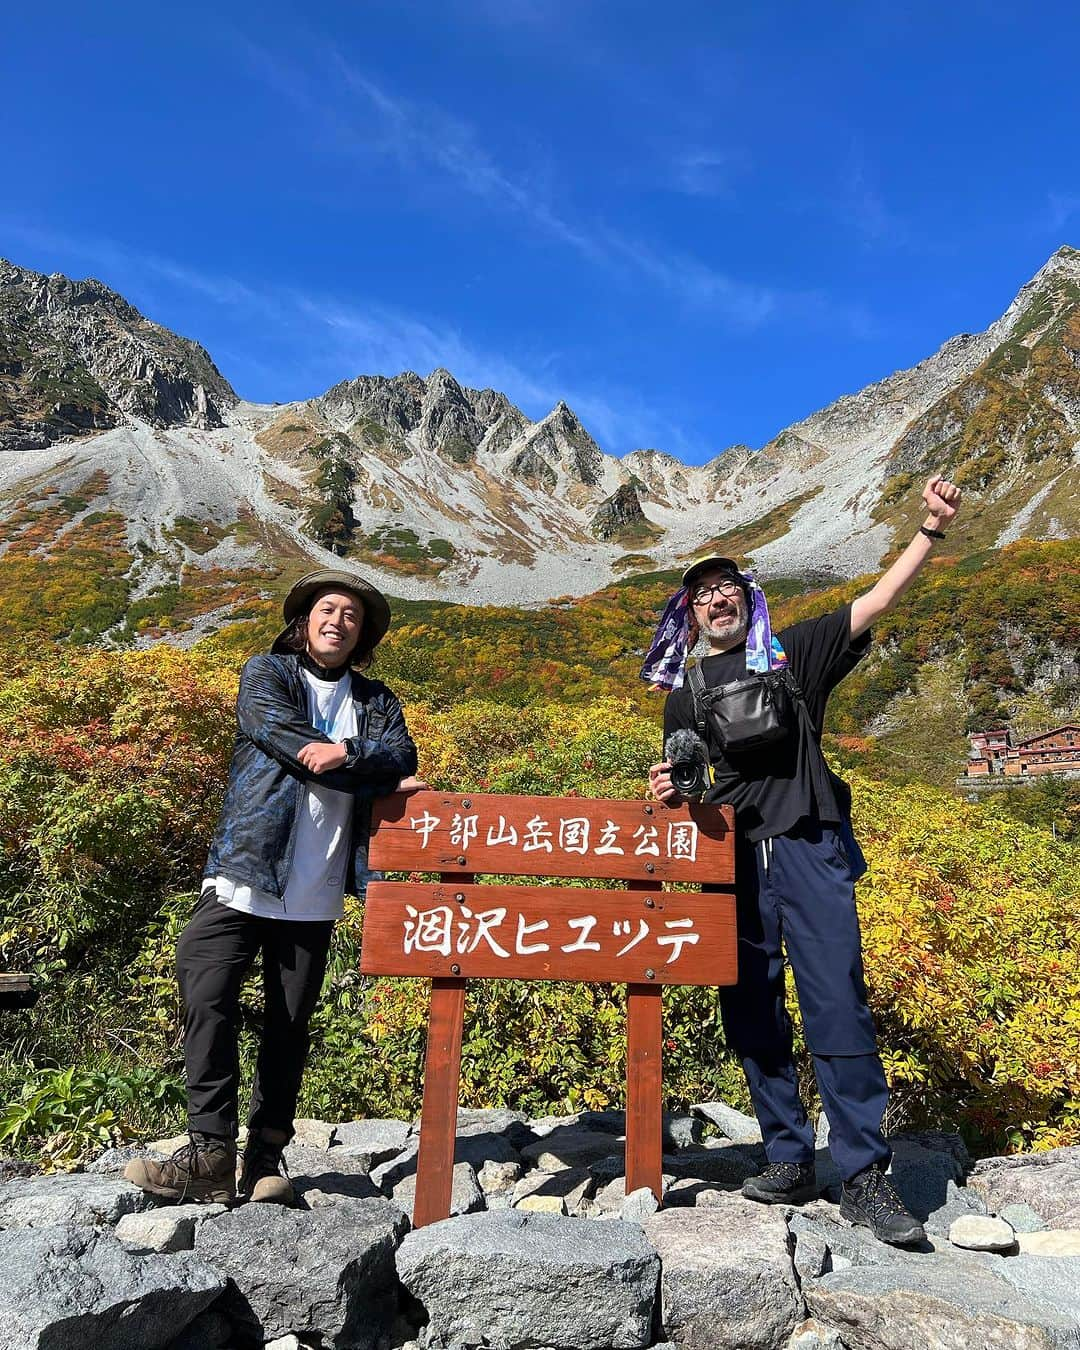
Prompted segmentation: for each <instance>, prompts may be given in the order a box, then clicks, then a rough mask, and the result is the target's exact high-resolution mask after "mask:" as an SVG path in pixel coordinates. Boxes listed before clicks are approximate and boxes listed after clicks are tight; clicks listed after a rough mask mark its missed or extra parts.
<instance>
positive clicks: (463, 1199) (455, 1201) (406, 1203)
mask: <svg viewBox="0 0 1080 1350" xmlns="http://www.w3.org/2000/svg"><path fill="white" fill-rule="evenodd" d="M390 1198H391V1200H393V1202H394V1204H395V1205H397V1207H398V1209H400V1210H402V1211H403V1212H404V1213H405V1214H407V1215H408V1216H409V1220H410V1222H411V1221H412V1217H413V1206H414V1205H415V1203H416V1173H415V1172H409V1173H408V1174H407V1175H406V1176H403V1177H402V1178H401V1180H400V1181H399V1182H398V1184H397V1185H396V1186H395V1187H394V1189H393V1191H391V1193H390ZM486 1208H487V1203H486V1201H485V1199H484V1192H483V1191H482V1190H481V1189H480V1183H479V1181H478V1180H477V1176H476V1173H475V1172H474V1171H473V1169H472V1168H471V1167H470V1166H469V1164H468V1163H465V1162H463V1163H455V1164H454V1176H453V1180H452V1181H451V1185H450V1213H451V1214H476V1213H479V1211H480V1210H482V1209H486Z"/></svg>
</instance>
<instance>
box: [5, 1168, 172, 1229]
mask: <svg viewBox="0 0 1080 1350" xmlns="http://www.w3.org/2000/svg"><path fill="white" fill-rule="evenodd" d="M156 1205H157V1201H155V1200H154V1198H153V1197H152V1196H149V1195H147V1194H146V1192H145V1191H141V1190H139V1188H138V1186H133V1185H132V1184H131V1182H130V1181H122V1180H120V1178H118V1177H113V1176H92V1175H90V1174H88V1173H86V1172H74V1173H70V1174H66V1173H63V1174H58V1175H56V1176H50V1177H16V1178H14V1180H12V1181H8V1182H5V1183H4V1187H3V1190H0V1228H50V1227H54V1226H55V1225H57V1224H76V1225H78V1226H85V1227H88V1228H100V1227H102V1226H104V1225H113V1224H116V1223H117V1222H119V1220H120V1219H121V1217H122V1216H123V1215H125V1214H138V1213H140V1212H141V1211H142V1210H146V1209H154V1208H155V1207H156Z"/></svg>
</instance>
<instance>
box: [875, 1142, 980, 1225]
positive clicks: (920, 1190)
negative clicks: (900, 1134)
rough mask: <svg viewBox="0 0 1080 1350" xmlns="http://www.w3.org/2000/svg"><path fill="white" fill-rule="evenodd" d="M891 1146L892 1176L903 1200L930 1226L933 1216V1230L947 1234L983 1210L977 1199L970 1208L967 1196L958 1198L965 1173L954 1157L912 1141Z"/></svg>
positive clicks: (973, 1199)
mask: <svg viewBox="0 0 1080 1350" xmlns="http://www.w3.org/2000/svg"><path fill="white" fill-rule="evenodd" d="M889 1142H890V1143H891V1144H892V1145H893V1159H892V1165H891V1166H890V1168H889V1174H890V1176H891V1177H892V1182H893V1185H894V1186H895V1187H896V1189H897V1191H898V1193H899V1195H900V1198H901V1199H902V1200H903V1201H904V1203H905V1204H906V1205H907V1207H908V1209H909V1210H910V1211H911V1213H912V1214H914V1215H915V1217H916V1218H917V1219H919V1220H920V1221H927V1222H930V1219H931V1215H933V1216H935V1218H934V1220H933V1222H932V1223H931V1226H932V1227H935V1228H936V1230H937V1231H939V1232H942V1233H947V1232H948V1230H949V1224H950V1223H951V1222H952V1220H953V1219H954V1218H957V1217H959V1214H960V1213H967V1212H971V1211H973V1210H976V1209H977V1208H978V1207H979V1201H978V1200H977V1199H975V1198H974V1197H972V1199H971V1203H970V1205H969V1204H968V1203H967V1201H966V1200H965V1198H964V1197H963V1196H961V1197H959V1198H958V1197H957V1195H956V1192H955V1188H958V1187H959V1186H960V1185H961V1184H962V1182H963V1180H964V1169H963V1167H962V1166H961V1164H960V1163H959V1162H957V1160H956V1158H955V1157H954V1156H953V1155H952V1154H951V1153H948V1152H939V1151H932V1150H930V1149H927V1148H923V1147H922V1146H921V1145H920V1144H917V1143H913V1142H910V1141H908V1140H890V1141H889ZM950 1182H951V1183H952V1185H953V1188H954V1189H953V1190H950V1186H949V1183H950ZM958 1206H959V1207H960V1208H959V1209H957V1207H958Z"/></svg>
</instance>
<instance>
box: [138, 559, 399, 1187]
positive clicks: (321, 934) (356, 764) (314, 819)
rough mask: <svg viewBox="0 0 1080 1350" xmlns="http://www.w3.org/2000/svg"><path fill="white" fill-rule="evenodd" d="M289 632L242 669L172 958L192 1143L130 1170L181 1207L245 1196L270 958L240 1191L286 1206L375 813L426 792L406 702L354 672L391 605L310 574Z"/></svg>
mask: <svg viewBox="0 0 1080 1350" xmlns="http://www.w3.org/2000/svg"><path fill="white" fill-rule="evenodd" d="M284 614H285V623H286V627H285V629H284V630H283V631H282V632H281V633H280V634H279V635H278V637H277V638H276V639H275V640H274V643H273V645H272V647H271V649H270V652H269V653H268V654H266V655H262V656H254V657H252V658H251V660H250V661H248V662H247V664H246V665H245V666H244V669H243V672H242V673H241V676H240V690H239V693H238V695H237V701H236V719H237V733H236V743H235V746H234V749H233V756H232V762H231V764H230V766H229V781H228V787H227V788H226V792H225V800H224V802H223V804H222V809H221V818H220V820H219V822H218V827H217V831H216V833H215V835H214V839H213V842H212V844H211V845H210V855H209V858H208V859H207V864H206V869H205V873H204V877H203V887H202V893H201V895H200V897H199V900H198V903H197V904H196V906H195V911H194V913H193V914H192V917H191V920H190V922H189V923H188V925H187V927H186V928H185V930H184V932H183V934H182V935H181V937H180V941H179V943H178V944H177V951H176V964H177V973H178V976H179V980H180V990H181V994H182V996H183V1000H184V1006H185V1018H184V1059H185V1064H186V1068H187V1092H188V1129H189V1133H190V1140H189V1143H188V1144H186V1145H185V1146H184V1147H183V1148H182V1149H180V1150H178V1151H177V1152H176V1153H175V1154H174V1155H173V1157H172V1158H171V1159H169V1160H168V1161H166V1162H153V1161H150V1160H148V1159H144V1158H140V1159H136V1160H135V1161H134V1162H132V1163H130V1164H129V1165H128V1167H127V1170H126V1172H125V1176H126V1177H127V1178H128V1180H129V1181H133V1182H135V1184H136V1185H138V1186H141V1187H142V1188H143V1189H144V1190H147V1191H150V1192H151V1193H153V1194H154V1195H159V1196H163V1197H165V1198H168V1199H174V1200H216V1201H230V1200H233V1199H234V1198H235V1197H236V1193H237V1183H236V1138H237V1133H238V1123H239V1121H238V1095H239V1086H240V1085H239V1061H238V1054H237V1035H238V1032H239V1026H238V1015H239V1002H240V988H241V985H242V983H243V980H244V977H245V975H246V974H247V972H248V970H249V969H250V967H251V965H252V963H253V962H254V960H255V957H256V956H257V955H258V953H259V952H260V951H261V952H262V958H263V962H262V978H263V990H264V995H265V1014H264V1021H263V1027H262V1035H261V1041H260V1045H259V1055H258V1062H257V1066H256V1070H255V1082H254V1084H253V1087H252V1094H251V1110H250V1116H249V1123H248V1141H247V1146H246V1148H245V1150H244V1158H243V1169H242V1175H241V1180H240V1192H241V1194H242V1195H244V1196H246V1198H248V1199H250V1200H258V1201H276V1202H279V1203H290V1202H291V1201H292V1199H293V1191H292V1186H291V1185H290V1183H289V1181H288V1179H287V1177H285V1176H283V1175H281V1170H282V1169H281V1158H282V1150H283V1149H284V1147H285V1145H286V1144H287V1143H288V1142H289V1140H290V1139H291V1137H292V1133H293V1115H294V1113H295V1110H296V1100H297V1096H298V1093H299V1090H300V1079H301V1076H302V1074H303V1070H304V1063H305V1060H306V1058H307V1051H308V1022H309V1020H310V1017H311V1014H312V1012H313V1010H314V1008H315V1004H316V1001H317V999H318V996H319V991H320V989H321V987H322V981H323V975H324V973H325V971H326V962H327V956H328V953H329V948H330V938H331V934H332V932H333V927H334V922H335V920H337V919H340V918H341V916H342V913H343V898H344V893H345V891H346V889H350V890H356V891H357V892H359V893H362V891H363V886H364V883H365V881H366V878H367V844H368V834H369V830H370V821H371V801H372V798H374V797H379V796H385V795H386V794H388V793H391V792H411V791H415V790H416V789H417V788H420V787H423V786H424V784H422V783H421V782H420V781H419V780H418V779H416V778H415V777H414V775H415V773H416V747H415V746H414V745H413V742H412V740H411V738H410V736H409V732H408V729H407V728H406V726H405V719H404V717H403V716H402V712H401V705H400V704H399V703H398V700H397V699H396V698H395V697H394V695H393V694H392V693H391V692H390V690H389V689H387V687H386V686H385V685H384V684H381V683H380V682H379V681H378V680H371V679H368V678H367V677H366V676H365V675H363V674H362V673H361V672H362V671H363V670H364V669H365V668H366V667H367V666H368V665H369V664H370V663H371V659H372V654H373V652H374V650H375V648H376V646H377V645H378V643H379V642H380V640H381V639H382V638H383V636H384V635H385V633H386V630H387V628H388V627H389V626H390V606H389V605H388V604H387V602H386V599H385V597H384V596H383V595H381V594H380V592H379V591H378V590H376V588H375V587H374V586H372V585H371V584H370V583H369V582H367V581H365V580H363V579H362V578H361V577H358V576H356V575H354V574H353V573H351V572H343V571H318V572H310V573H308V575H307V576H305V577H302V578H301V579H300V580H299V581H298V582H297V583H296V584H295V586H293V588H292V589H291V590H290V591H289V593H288V595H287V596H286V597H285V604H284Z"/></svg>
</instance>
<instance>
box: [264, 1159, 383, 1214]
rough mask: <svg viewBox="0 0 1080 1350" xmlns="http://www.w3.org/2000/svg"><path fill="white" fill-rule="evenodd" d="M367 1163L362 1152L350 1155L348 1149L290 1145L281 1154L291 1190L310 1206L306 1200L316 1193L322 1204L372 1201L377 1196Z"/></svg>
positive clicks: (368, 1160)
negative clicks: (336, 1200) (344, 1200)
mask: <svg viewBox="0 0 1080 1350" xmlns="http://www.w3.org/2000/svg"><path fill="white" fill-rule="evenodd" d="M369 1162H370V1155H368V1154H367V1153H366V1152H365V1151H364V1150H361V1151H360V1153H359V1154H354V1153H353V1152H352V1150H351V1149H348V1148H330V1149H321V1148H307V1147H305V1146H303V1145H302V1144H290V1145H289V1147H288V1148H287V1149H286V1150H285V1165H286V1167H287V1168H288V1169H289V1176H290V1178H291V1179H292V1183H293V1188H294V1189H295V1191H296V1193H297V1195H299V1196H302V1197H304V1198H305V1199H306V1200H307V1203H308V1204H312V1203H314V1202H313V1201H312V1200H311V1198H310V1197H311V1195H312V1194H314V1193H316V1192H317V1193H318V1194H319V1196H320V1197H323V1201H324V1202H326V1201H328V1200H329V1199H332V1198H334V1197H347V1198H350V1199H354V1200H367V1199H376V1198H377V1197H378V1196H379V1195H380V1194H381V1192H380V1190H379V1188H378V1186H376V1185H375V1183H374V1182H373V1181H372V1180H371V1177H370V1176H369V1175H368V1171H369Z"/></svg>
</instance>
